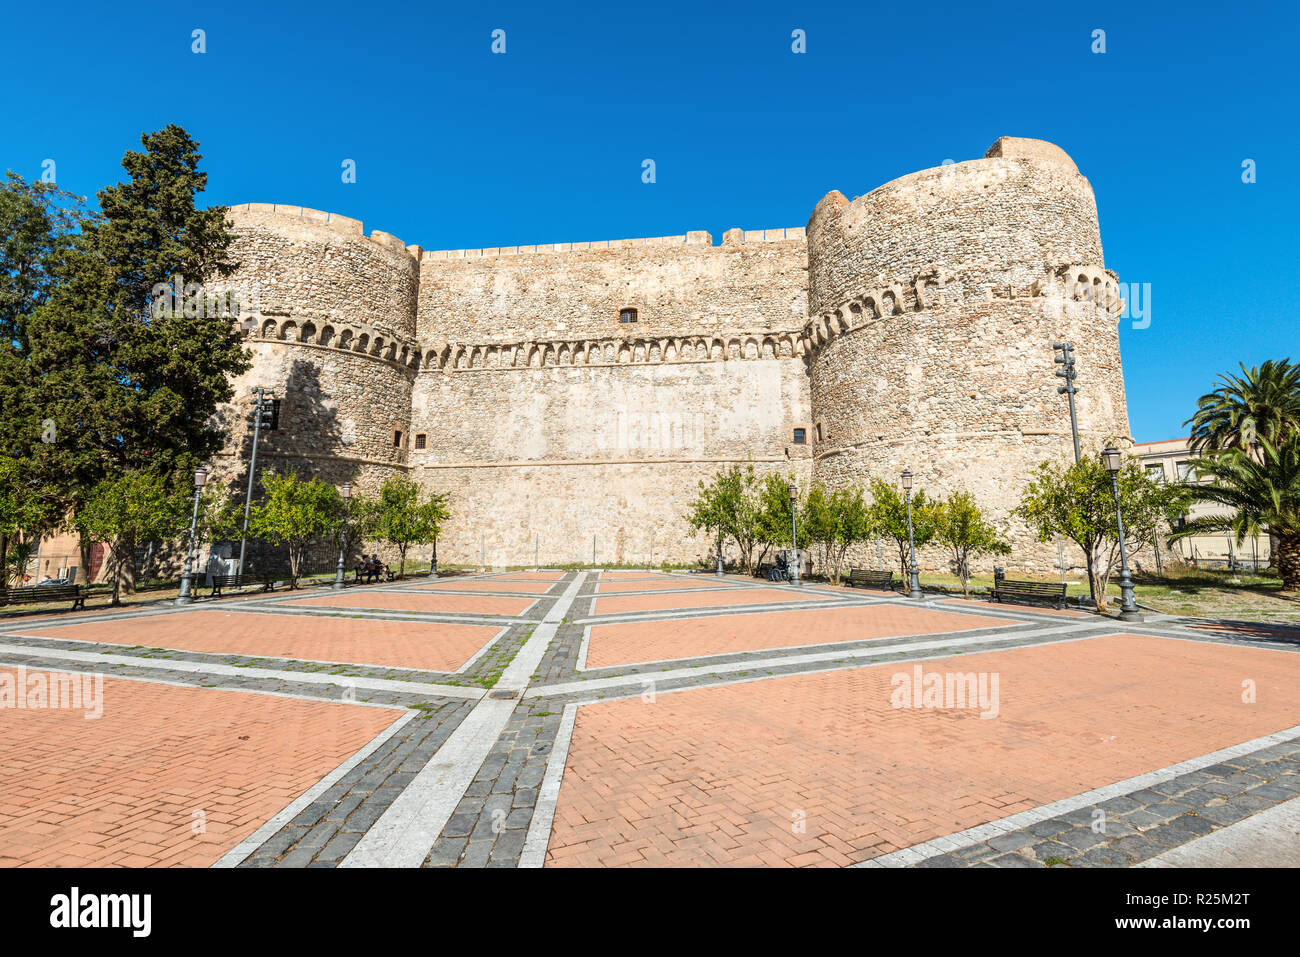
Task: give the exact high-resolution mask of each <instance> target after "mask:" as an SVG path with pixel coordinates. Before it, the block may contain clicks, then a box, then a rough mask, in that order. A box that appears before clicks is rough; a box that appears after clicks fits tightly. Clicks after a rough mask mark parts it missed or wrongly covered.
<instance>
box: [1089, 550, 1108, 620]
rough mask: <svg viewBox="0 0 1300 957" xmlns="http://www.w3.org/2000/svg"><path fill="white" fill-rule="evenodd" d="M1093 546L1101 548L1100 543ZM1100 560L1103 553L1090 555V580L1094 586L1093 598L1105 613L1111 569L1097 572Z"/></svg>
mask: <svg viewBox="0 0 1300 957" xmlns="http://www.w3.org/2000/svg"><path fill="white" fill-rule="evenodd" d="M1093 547H1094V548H1095V549H1098V550H1099V549H1100V545H1095V546H1093ZM1100 561H1101V555H1100V554H1099V553H1098V554H1096V555H1093V556H1090V558H1089V561H1088V581H1089V584H1090V585H1091V586H1092V600H1093V602H1094V603H1095V604H1096V606H1097V610H1098V611H1099V612H1102V613H1105V611H1106V608H1107V604H1106V588H1107V586H1108V585H1109V584H1110V574H1109V569H1107V570H1105V571H1103V572H1101V573H1098V572H1097V564H1098V563H1099V562H1100Z"/></svg>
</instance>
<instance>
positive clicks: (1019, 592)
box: [989, 578, 1065, 608]
mask: <svg viewBox="0 0 1300 957" xmlns="http://www.w3.org/2000/svg"><path fill="white" fill-rule="evenodd" d="M989 597H990V598H992V599H993V600H994V601H996V602H1002V601H1007V600H1010V601H1021V602H1025V603H1032V602H1048V603H1050V604H1052V605H1054V606H1055V607H1057V608H1064V607H1065V585H1064V583H1062V584H1056V583H1054V582H1030V581H1017V580H1015V579H1011V578H998V579H995V580H994V582H993V587H992V588H990V589H989Z"/></svg>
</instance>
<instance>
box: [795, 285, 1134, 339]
mask: <svg viewBox="0 0 1300 957" xmlns="http://www.w3.org/2000/svg"><path fill="white" fill-rule="evenodd" d="M1021 299H1044V300H1061V301H1065V302H1072V303H1078V304H1081V305H1085V306H1090V307H1091V308H1094V309H1095V310H1096V312H1097V313H1098V314H1100V315H1103V316H1111V317H1114V318H1116V319H1117V318H1118V316H1119V313H1120V311H1121V310H1122V309H1123V306H1124V303H1123V301H1122V300H1121V298H1120V293H1119V280H1118V277H1117V276H1116V275H1115V273H1114V272H1113V271H1112V270H1110V269H1107V268H1106V267H1105V266H1095V265H1084V264H1080V263H1064V264H1062V265H1058V266H1045V267H1043V275H1042V276H1041V277H1040V278H1037V279H1034V280H1030V281H1026V282H1022V283H1019V284H1017V283H1016V282H1015V281H1014V280H1009V281H1007V282H1006V283H1004V284H997V283H990V282H985V283H984V284H983V285H981V286H974V285H971V284H969V283H967V282H963V280H962V277H961V276H960V275H959V274H957V273H954V272H951V271H949V270H946V269H943V268H941V267H939V266H932V267H929V268H926V269H924V270H922V271H921V272H918V273H916V274H914V275H912V276H909V277H907V278H906V279H896V280H892V281H891V280H885V281H878V282H877V284H876V285H874V286H872V287H871V288H869V289H867V290H866V291H865V292H863V293H861V294H859V295H856V296H853V297H852V298H851V299H848V300H845V301H844V302H843V303H841V304H840V305H839V306H837V307H836V308H834V309H832V310H829V311H827V312H825V313H823V314H822V315H820V316H815V317H813V318H811V319H809V320H808V322H807V324H805V325H804V327H803V329H802V330H801V331H800V334H799V338H800V341H801V343H802V350H803V351H804V352H805V353H807V354H809V355H812V354H814V353H816V352H817V350H819V349H820V348H822V347H823V346H825V345H826V344H827V343H829V342H830V341H831V340H833V339H835V338H836V337H837V336H841V335H843V334H844V333H846V332H852V331H854V330H855V329H860V328H862V327H863V326H866V325H868V324H870V323H872V322H876V321H878V320H881V319H888V318H889V317H891V316H901V315H904V314H906V313H909V312H925V311H927V310H933V309H941V308H945V307H949V306H960V305H963V304H974V303H981V302H992V301H994V300H1021Z"/></svg>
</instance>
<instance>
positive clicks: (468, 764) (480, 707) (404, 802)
mask: <svg viewBox="0 0 1300 957" xmlns="http://www.w3.org/2000/svg"><path fill="white" fill-rule="evenodd" d="M585 579H586V575H585V574H584V573H579V574H578V575H577V577H576V578H575V579H574V581H573V582H571V583H570V584H569V585H568V587H567V588H566V589H565V591H564V593H563V594H562V595H561V596H560V598H559V599H558V600H557V601H555V602H554V603H553V604H552V605H551V608H550V611H549V612H548V613H547V615H546V618H545V619H544V620H543V622H542V624H541V625H540V626H539V627H538V628H537V629H536V630H535V631H534V632H533V635H532V637H530V638H529V639H528V640H527V641H526V642H525V644H524V646H523V648H521V649H520V650H519V653H518V655H517V656H516V657H515V660H514V661H512V662H511V663H510V665H509V666H507V667H506V669H505V671H504V672H503V673H502V675H501V679H500V680H499V681H498V682H497V690H496V691H494V692H493V695H492V696H489V697H486V698H483V699H481V700H480V701H479V703H478V704H477V705H475V707H474V710H473V711H471V712H470V713H469V715H468V716H467V717H466V718H465V719H464V720H463V721H461V722H460V724H459V725H458V726H457V728H456V730H455V731H454V732H452V735H451V737H450V738H449V739H448V740H447V742H446V743H445V744H444V745H443V746H442V747H441V748H440V749H439V750H438V752H437V753H436V754H435V755H434V756H433V757H432V758H431V759H430V761H429V762H428V764H426V765H425V766H424V768H422V769H421V770H420V772H419V773H418V774H417V775H416V776H415V778H414V779H413V780H412V781H411V782H410V783H409V784H408V785H407V786H406V788H405V789H404V790H402V792H401V793H400V794H399V795H397V797H396V799H395V800H394V801H393V802H392V804H391V805H390V806H389V807H388V808H387V810H385V811H384V813H383V814H382V816H380V817H379V819H378V820H376V821H375V822H374V824H373V825H372V826H371V827H370V829H369V830H368V831H367V832H366V834H365V836H364V837H363V838H362V839H361V840H360V841H359V842H357V844H356V846H355V847H354V848H353V849H352V851H351V852H350V853H349V854H348V855H347V856H346V857H345V858H344V859H343V863H342V865H341V866H343V867H418V866H420V865H421V864H423V863H424V861H425V859H426V858H427V857H428V856H429V853H430V852H431V851H432V849H433V847H434V845H435V843H436V842H437V840H438V837H439V835H440V834H441V833H442V831H443V828H444V826H445V825H446V824H447V823H448V821H449V819H450V818H451V817H452V815H453V813H454V812H455V810H456V806H457V805H458V804H459V803H460V801H461V800H462V799H463V797H464V796H465V794H466V792H467V791H468V789H469V787H470V785H471V784H472V783H473V781H474V778H475V775H476V774H477V773H478V771H479V770H480V769H481V768H482V766H483V764H484V762H485V759H486V758H487V757H488V756H489V755H490V753H491V751H492V749H493V747H494V746H498V745H499V744H500V743H501V739H502V737H503V734H502V732H503V731H504V730H505V729H506V726H507V724H508V723H509V721H510V718H511V716H512V715H513V714H514V712H515V707H516V704H517V703H518V696H519V693H520V692H521V691H522V690H523V689H525V688H526V687H527V686H528V682H529V680H530V677H531V675H532V674H533V670H534V669H535V668H536V667H537V665H538V664H539V663H540V661H541V659H542V656H543V655H544V654H545V652H546V648H547V646H548V645H550V643H551V639H552V638H554V637H555V632H556V629H557V626H558V625H559V623H560V620H561V616H563V615H564V613H565V612H566V611H568V609H569V605H570V604H572V602H573V599H574V597H575V596H576V595H577V593H578V590H579V589H580V588H581V587H582V584H583V582H584V581H585ZM498 695H500V696H506V695H508V696H509V697H496V696H498Z"/></svg>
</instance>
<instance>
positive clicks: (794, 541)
mask: <svg viewBox="0 0 1300 957" xmlns="http://www.w3.org/2000/svg"><path fill="white" fill-rule="evenodd" d="M790 544H791V545H793V546H794V548H793V561H794V567H793V568H792V569H791V571H790V584H791V585H800V584H802V582H801V581H800V580H799V565H800V564H801V563H800V561H799V489H798V487H797V486H796V485H795V484H794V479H791V480H790Z"/></svg>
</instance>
